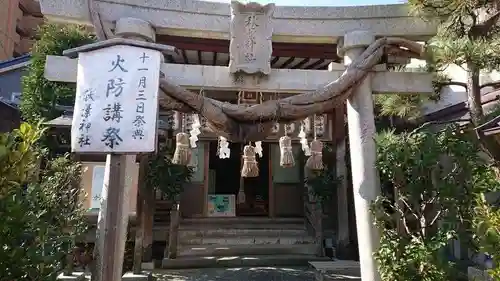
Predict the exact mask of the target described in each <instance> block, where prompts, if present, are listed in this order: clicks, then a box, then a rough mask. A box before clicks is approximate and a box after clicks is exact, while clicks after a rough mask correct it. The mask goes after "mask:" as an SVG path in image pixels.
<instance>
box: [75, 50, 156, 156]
mask: <svg viewBox="0 0 500 281" xmlns="http://www.w3.org/2000/svg"><path fill="white" fill-rule="evenodd" d="M161 58H162V55H161V53H160V52H158V51H155V50H150V49H143V48H138V47H132V46H113V47H109V48H105V49H99V50H96V51H91V52H86V53H80V54H79V56H78V75H77V87H76V98H75V109H74V114H73V124H72V128H71V149H72V151H73V152H100V153H135V152H151V151H154V150H155V148H156V123H157V115H158V86H159V73H160V63H161Z"/></svg>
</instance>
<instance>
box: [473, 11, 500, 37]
mask: <svg viewBox="0 0 500 281" xmlns="http://www.w3.org/2000/svg"><path fill="white" fill-rule="evenodd" d="M499 18H500V10H499V11H497V12H496V13H495V14H493V15H492V16H491V17H490V18H489V19H487V20H486V21H484V22H482V23H480V24H477V25H473V26H472V27H471V28H470V30H469V36H470V37H471V38H473V39H475V38H479V37H486V36H488V35H489V34H490V32H491V31H492V29H493V27H495V26H496V24H497V22H498V19H499Z"/></svg>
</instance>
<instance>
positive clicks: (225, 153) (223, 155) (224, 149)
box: [219, 137, 231, 159]
mask: <svg viewBox="0 0 500 281" xmlns="http://www.w3.org/2000/svg"><path fill="white" fill-rule="evenodd" d="M230 155H231V150H230V149H229V142H228V141H227V139H226V138H225V137H219V158H220V159H228V158H229V156H230Z"/></svg>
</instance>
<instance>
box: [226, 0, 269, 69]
mask: <svg viewBox="0 0 500 281" xmlns="http://www.w3.org/2000/svg"><path fill="white" fill-rule="evenodd" d="M274 7H275V6H274V4H267V5H265V6H262V5H260V4H258V3H248V4H242V3H239V2H237V1H232V2H231V28H230V30H231V41H230V44H229V52H230V60H229V71H230V72H231V73H236V72H239V71H242V72H245V73H247V74H253V73H263V74H266V75H268V74H269V73H270V72H271V63H270V61H271V55H272V52H273V46H272V41H271V40H272V35H273V27H272V24H271V19H272V16H273V13H274Z"/></svg>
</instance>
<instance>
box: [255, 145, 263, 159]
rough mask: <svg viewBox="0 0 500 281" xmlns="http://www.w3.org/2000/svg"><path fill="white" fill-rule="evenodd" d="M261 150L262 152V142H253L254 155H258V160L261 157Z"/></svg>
mask: <svg viewBox="0 0 500 281" xmlns="http://www.w3.org/2000/svg"><path fill="white" fill-rule="evenodd" d="M262 152H263V150H262V142H261V141H256V142H255V153H256V154H257V155H259V157H260V158H262V156H263V153H262Z"/></svg>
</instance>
